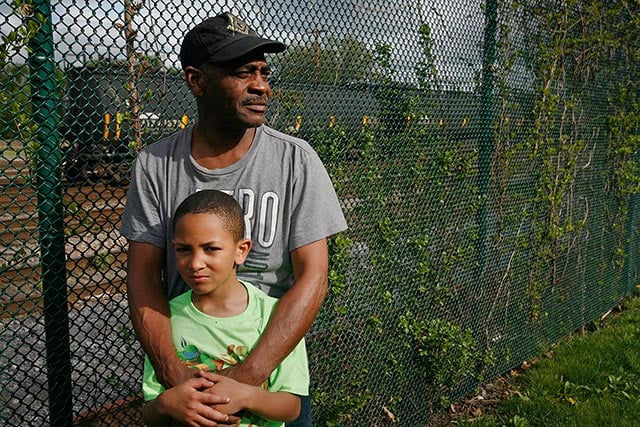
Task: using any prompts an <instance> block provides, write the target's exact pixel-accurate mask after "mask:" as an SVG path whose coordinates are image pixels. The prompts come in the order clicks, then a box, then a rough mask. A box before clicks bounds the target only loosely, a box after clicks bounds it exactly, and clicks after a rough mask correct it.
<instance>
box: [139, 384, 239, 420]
mask: <svg viewBox="0 0 640 427" xmlns="http://www.w3.org/2000/svg"><path fill="white" fill-rule="evenodd" d="M213 385H214V383H213V382H211V381H209V380H208V379H206V378H191V379H189V380H187V381H185V382H183V383H180V384H178V385H177V386H175V387H172V388H170V389H167V390H165V391H164V392H163V393H162V394H160V396H158V398H157V399H156V400H154V401H151V402H149V403H147V404H146V405H145V421H147V422H148V423H149V424H152V425H153V424H154V421H155V420H158V419H161V418H157V417H158V416H160V417H162V418H164V417H170V418H172V419H174V420H176V421H178V422H180V423H182V424H185V425H187V426H192V427H216V426H234V425H238V423H239V422H240V418H238V417H235V416H233V415H228V414H225V413H222V412H220V411H217V410H215V409H213V407H214V406H215V405H223V404H226V403H228V402H229V398H228V397H222V396H218V395H215V394H211V393H204V392H203V390H204V389H206V388H210V387H212V386H213Z"/></svg>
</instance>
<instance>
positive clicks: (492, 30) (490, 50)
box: [473, 0, 498, 325]
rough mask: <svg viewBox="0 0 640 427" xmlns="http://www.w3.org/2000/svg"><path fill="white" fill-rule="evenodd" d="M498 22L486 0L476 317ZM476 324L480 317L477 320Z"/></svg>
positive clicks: (482, 262) (479, 304) (491, 3)
mask: <svg viewBox="0 0 640 427" xmlns="http://www.w3.org/2000/svg"><path fill="white" fill-rule="evenodd" d="M497 21H498V1H497V0H487V3H486V9H485V27H484V42H483V57H482V85H481V87H480V128H481V131H480V141H479V147H478V197H480V206H479V208H478V212H477V224H478V241H477V244H476V256H477V258H476V259H477V261H476V262H477V274H476V289H477V290H478V293H477V294H476V295H474V297H475V298H476V304H473V306H474V307H475V313H476V316H478V315H480V313H481V312H482V293H483V288H484V285H485V281H484V280H483V276H484V267H485V258H486V238H487V203H488V196H489V181H490V178H491V155H492V153H493V115H494V104H495V99H494V94H493V90H494V88H493V86H494V83H493V80H494V78H493V74H494V73H493V67H494V62H495V59H496V31H497ZM477 321H478V325H480V322H481V320H480V319H477Z"/></svg>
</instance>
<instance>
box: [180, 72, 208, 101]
mask: <svg viewBox="0 0 640 427" xmlns="http://www.w3.org/2000/svg"><path fill="white" fill-rule="evenodd" d="M204 77H205V76H204V73H203V72H202V70H201V69H199V68H196V67H192V66H191V65H189V66H188V67H187V68H185V69H184V79H185V80H186V81H187V85H188V86H189V89H191V92H193V94H194V95H195V96H197V97H200V96H202V94H203V93H204V85H205V79H204Z"/></svg>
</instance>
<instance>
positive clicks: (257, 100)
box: [241, 95, 269, 105]
mask: <svg viewBox="0 0 640 427" xmlns="http://www.w3.org/2000/svg"><path fill="white" fill-rule="evenodd" d="M268 103H269V97H268V96H266V95H264V96H252V97H251V98H245V99H243V100H242V103H241V104H242V105H252V104H260V105H262V104H264V105H266V104H268Z"/></svg>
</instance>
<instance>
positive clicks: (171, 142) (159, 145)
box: [140, 128, 192, 156]
mask: <svg viewBox="0 0 640 427" xmlns="http://www.w3.org/2000/svg"><path fill="white" fill-rule="evenodd" d="M191 130H192V129H191V128H186V129H181V130H179V131H177V132H174V133H172V134H170V135H168V136H166V137H164V138H162V139H160V140H158V141H155V142H153V143H151V144H149V145H147V146H146V147H144V148H143V149H142V150H141V151H140V154H141V155H152V156H153V155H158V154H163V155H164V154H167V153H169V152H172V151H174V150H175V148H176V147H178V146H179V145H181V144H186V142H187V141H188V139H189V137H190V135H191Z"/></svg>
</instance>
